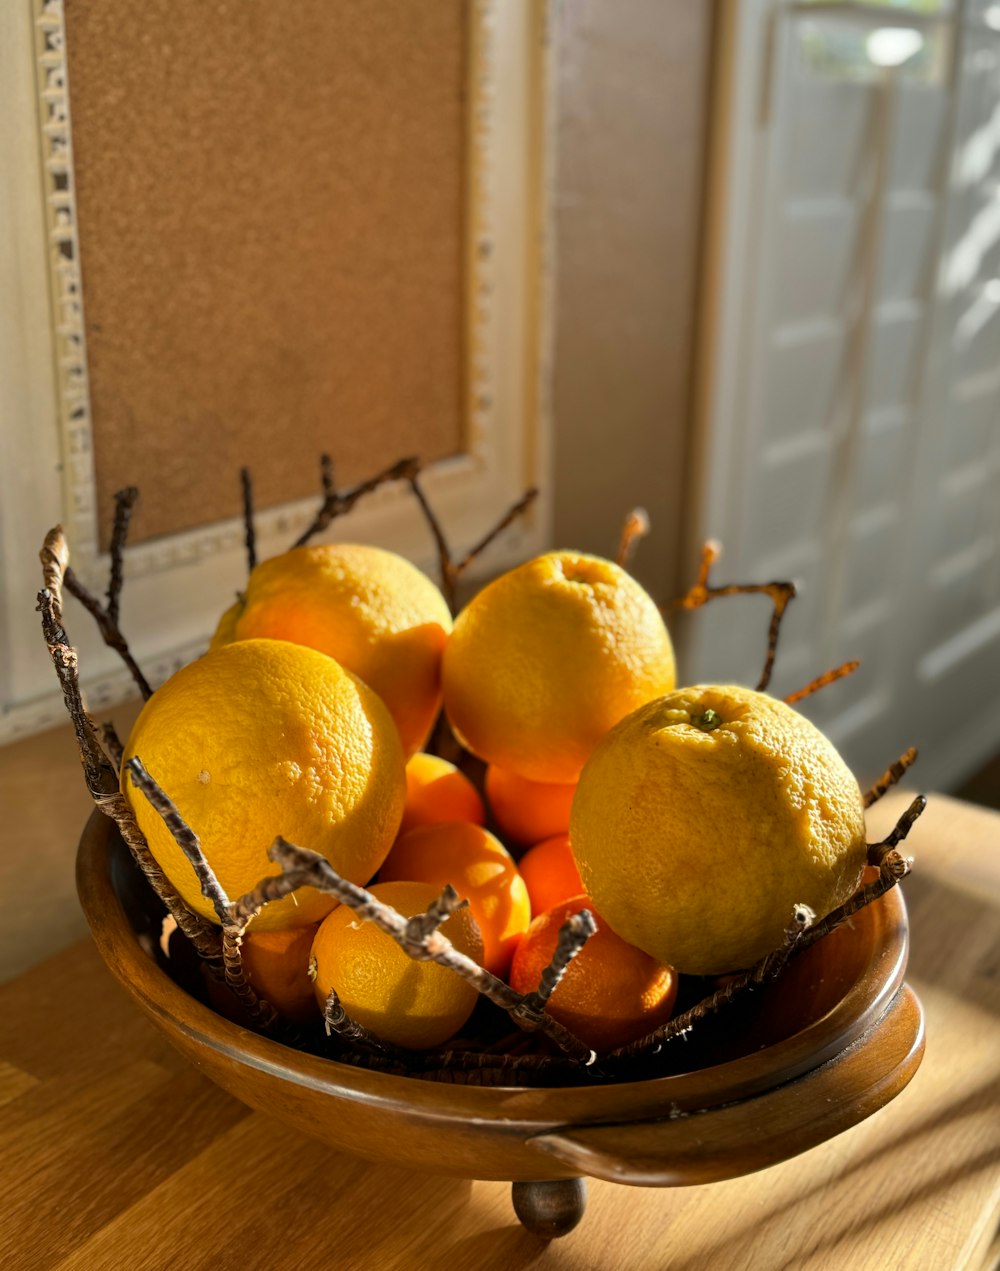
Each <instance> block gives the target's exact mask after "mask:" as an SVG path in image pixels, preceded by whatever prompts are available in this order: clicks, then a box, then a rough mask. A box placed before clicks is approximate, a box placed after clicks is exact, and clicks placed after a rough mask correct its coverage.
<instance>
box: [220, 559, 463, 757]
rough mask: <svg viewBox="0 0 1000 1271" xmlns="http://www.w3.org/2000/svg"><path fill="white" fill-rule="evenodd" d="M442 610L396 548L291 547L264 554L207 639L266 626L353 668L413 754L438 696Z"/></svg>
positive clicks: (446, 616) (241, 635) (444, 624)
mask: <svg viewBox="0 0 1000 1271" xmlns="http://www.w3.org/2000/svg"><path fill="white" fill-rule="evenodd" d="M451 626H452V623H451V613H450V611H449V609H448V605H447V603H446V602H445V599H444V597H443V596H442V595H441V593H440V591H439V590H438V589H437V587H435V585H434V584H433V583H432V582H431V580H430V579H429V578H428V577H427V576H426V574H423V573H421V572H420V570H419V569H417V568H416V566H415V565H411V564H410V562H409V561H408V560H404V558H403V557H402V556H397V555H396V553H395V552H387V551H384V550H383V549H382V548H380V547H367V546H362V545H359V544H354V543H330V544H325V545H320V546H313V547H295V548H292V550H291V551H290V552H285V553H284V554H283V555H281V556H275V557H273V558H272V559H271V560H266V561H263V562H262V563H261V564H259V565H258V566H257V567H256V568H255V569H254V571H253V573H252V574H251V575H250V579H249V581H248V583H247V587H246V593H245V596H244V598H243V600H241V601H239V602H238V603H237V604H236V605H235V606H233V607H232V608H230V609H229V610H227V611H226V613H224V614H223V615H222V618H221V619H220V620H219V627H218V630H217V631H216V633H215V636H214V637H213V641H212V647H213V648H216V647H218V646H219V645H220V644H225V643H227V642H229V641H232V640H247V639H252V638H254V637H256V636H267V637H270V638H271V639H277V640H291V641H293V642H294V643H295V644H305V645H308V646H309V647H310V648H313V649H319V650H320V652H322V653H328V654H329V655H330V656H331V657H333V658H336V659H337V661H338V662H339V663H341V665H342V666H344V667H346V668H347V670H349V671H353V673H354V674H355V675H359V676H360V677H361V679H363V680H364V682H365V683H366V684H367V685H369V687H371V688H373V689H374V690H375V692H376V693H378V695H379V696H380V697H381V698H382V700H383V701H384V702H385V704H386V706H388V708H389V713H390V714H391V715H392V717H393V719H394V720H395V721H396V726H397V727H398V729H399V735H400V737H401V738H402V740H403V749H404V750H405V751H406V754H407V755H412V754H414V753H415V752H416V751H418V750H419V749H420V747H421V746H422V745H423V744H424V742H425V741H426V740H427V737H428V735H429V733H430V730H431V727H432V726H433V724H434V720H435V718H436V716H437V712H438V709H439V707H440V704H441V683H440V670H441V653H442V651H443V649H444V645H445V641H446V640H447V638H448V634H449V632H450V631H451Z"/></svg>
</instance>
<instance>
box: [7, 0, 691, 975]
mask: <svg viewBox="0 0 1000 1271" xmlns="http://www.w3.org/2000/svg"><path fill="white" fill-rule="evenodd" d="M711 12H712V5H711V4H710V3H708V0H705V2H703V3H702V2H693V0H573V3H572V4H566V5H564V6H562V7H561V15H560V23H561V26H560V30H559V41H560V45H559V48H560V52H559V80H560V82H559V86H558V94H559V115H558V120H559V123H558V143H557V144H558V147H559V155H558V168H557V191H556V230H557V250H558V264H557V273H556V280H555V281H556V286H555V300H556V305H557V315H558V316H557V321H556V331H555V383H554V408H555V417H556V467H557V472H558V476H557V479H556V483H555V496H556V508H555V518H556V537H557V541H558V542H559V543H561V544H563V545H572V546H576V547H580V548H582V549H588V550H594V551H597V552H601V553H603V554H610V553H611V552H613V550H614V547H615V544H616V542H617V536H618V531H619V527H620V524H621V520H622V516H623V514H624V512H625V511H626V510H627V508H628V507H630V506H632V505H634V504H636V503H642V504H644V505H645V506H646V507H647V508H648V510H649V512H650V514H651V516H652V519H653V524H654V532H653V536H652V537H651V538H650V539H649V540H648V541H647V542H646V543H645V544H644V545H643V547H642V548H641V549H640V554H639V556H638V558H637V572H638V573H639V575H640V576H641V577H642V578H643V579H644V581H645V582H646V583H647V585H649V586H650V587H651V589H653V590H654V592H655V593H656V594H657V595H658V596H662V597H667V596H669V595H671V594H673V593H674V592H675V591H676V589H677V579H676V562H677V554H678V542H679V529H680V523H681V516H682V513H683V464H684V450H685V432H686V423H687V413H688V394H689V379H690V374H689V372H690V362H691V350H692V333H693V326H694V304H695V291H696V281H697V253H698V246H699V226H700V221H701V186H702V168H703V157H704V136H705V114H706V101H707V80H708V67H709V41H710V34H711V29H710V28H711V21H710V20H711ZM68 603H69V604H70V605H71V606H72V607H71V608H69V609H68V611H67V620H68V621H71V622H80V621H84V620H85V619H84V617H83V615H82V614H81V613H80V612H79V610H78V609H77V608H76V606H75V604H72V602H68ZM135 709H136V708H135V706H134V705H133V706H131V707H128V706H127V707H123V708H122V709H121V710H119V711H116V712H114V715H115V719H116V723H117V724H118V726H119V730H120V731H121V732H122V735H123V736H124V735H126V734H127V731H128V727H129V724H130V722H131V719H132V718H133V717H134V714H135ZM0 807H2V809H3V818H2V829H0V979H3V978H6V977H8V976H11V975H14V974H17V973H18V972H19V971H21V970H23V969H24V968H26V967H28V966H30V965H32V964H33V963H35V962H37V961H39V960H41V958H43V957H44V956H45V955H46V954H47V953H50V952H53V951H55V950H56V949H59V948H62V947H63V946H65V945H66V944H68V943H70V942H71V941H72V940H74V939H76V938H77V937H78V936H80V935H82V934H83V933H84V930H85V927H84V923H83V919H82V917H81V916H80V914H79V909H78V907H77V904H76V898H75V894H74V883H73V857H74V853H75V849H76V842H77V839H78V838H79V834H80V829H81V827H82V825H83V822H84V820H85V818H86V816H87V814H88V797H87V794H86V791H85V790H84V786H83V778H82V775H81V772H80V765H79V761H78V759H77V757H76V749H75V745H74V742H73V738H72V734H71V733H70V731H69V729H68V728H66V729H57V730H54V731H53V732H50V733H46V734H43V735H41V736H38V737H34V738H31V739H29V740H28V741H25V742H21V743H18V744H15V745H11V746H8V747H6V748H4V749H0Z"/></svg>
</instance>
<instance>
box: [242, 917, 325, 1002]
mask: <svg viewBox="0 0 1000 1271" xmlns="http://www.w3.org/2000/svg"><path fill="white" fill-rule="evenodd" d="M318 930H319V923H318V922H316V923H312V924H311V925H310V926H308V927H292V928H290V929H288V930H286V931H254V930H253V929H252V928H251V930H250V931H249V932H247V934H246V935H245V936H244V937H243V969H244V971H245V972H246V977H247V979H248V980H249V981H250V984H251V986H252V987H253V988H254V989H255V991H256V992H257V993H258V995H259V996H260V997H263V998H265V999H266V1000H267V1001H268V1002H270V1003H271V1005H272V1006H273V1007H274V1008H275V1010H276V1011H278V1012H279V1013H280V1014H282V1015H283V1016H284V1017H285V1018H286V1019H290V1020H291V1021H292V1022H293V1023H296V1024H307V1023H308V1022H309V1021H310V1020H313V1019H315V1018H316V1014H317V1011H316V996H315V994H314V993H313V986H312V980H311V979H310V978H309V952H310V950H311V948H312V943H313V939H314V938H315V936H316V932H317V931H318Z"/></svg>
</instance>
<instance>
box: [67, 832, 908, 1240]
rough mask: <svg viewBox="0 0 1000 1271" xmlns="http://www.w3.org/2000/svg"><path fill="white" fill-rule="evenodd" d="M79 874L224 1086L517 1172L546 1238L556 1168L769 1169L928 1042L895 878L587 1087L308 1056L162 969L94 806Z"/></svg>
mask: <svg viewBox="0 0 1000 1271" xmlns="http://www.w3.org/2000/svg"><path fill="white" fill-rule="evenodd" d="M77 886H78V889H79V894H80V901H81V904H82V906H83V910H84V913H85V915H86V917H87V921H88V922H89V924H90V928H91V930H92V932H93V935H94V939H95V940H96V942H97V947H98V949H99V950H100V953H101V956H102V957H103V958H104V960H105V962H106V963H107V965H108V967H109V968H110V969H111V971H112V972H113V973H114V975H115V976H116V977H117V978H118V979H119V980H120V981H121V983H122V984H123V985H124V986H125V988H126V989H127V990H128V991H129V992H130V993H131V994H132V996H133V997H134V998H135V1000H136V1001H137V1003H138V1004H139V1005H140V1006H141V1007H142V1008H143V1010H144V1011H146V1012H147V1014H148V1015H149V1016H150V1017H151V1018H152V1019H153V1020H154V1021H155V1022H156V1024H157V1025H158V1026H159V1027H160V1028H161V1029H162V1030H163V1031H164V1032H165V1033H166V1035H167V1036H168V1037H169V1039H170V1040H171V1042H172V1043H173V1044H174V1045H175V1046H176V1047H177V1048H178V1050H180V1051H181V1052H182V1053H183V1054H185V1055H187V1056H188V1057H189V1058H190V1059H191V1060H192V1062H193V1063H195V1064H196V1065H197V1067H198V1068H199V1069H201V1070H202V1071H203V1072H204V1073H206V1075H207V1076H209V1077H211V1078H212V1080H213V1081H215V1082H217V1083H218V1085H220V1086H221V1087H222V1088H223V1089H224V1090H227V1091H228V1092H229V1093H230V1094H233V1095H235V1096H236V1097H237V1098H238V1099H241V1100H242V1101H243V1102H244V1103H247V1104H249V1105H250V1106H251V1107H253V1108H257V1109H259V1110H260V1111H262V1112H266V1113H268V1114H269V1115H271V1116H274V1117H277V1118H278V1119H279V1120H281V1121H284V1122H286V1123H287V1124H289V1125H292V1126H295V1127H296V1128H298V1129H300V1130H301V1131H302V1132H303V1133H304V1134H309V1135H312V1136H313V1137H315V1138H318V1139H321V1140H322V1141H324V1142H325V1143H328V1144H331V1145H332V1146H335V1147H338V1148H343V1149H344V1150H346V1151H348V1152H352V1153H356V1154H357V1155H359V1156H364V1157H367V1158H369V1159H371V1160H376V1161H386V1162H391V1163H393V1164H395V1165H404V1166H412V1167H413V1168H414V1169H415V1170H421V1171H431V1172H435V1173H440V1174H449V1175H457V1176H460V1177H466V1178H477V1179H509V1180H513V1181H515V1196H514V1200H515V1207H516V1208H517V1209H518V1215H519V1217H521V1219H522V1221H524V1222H525V1224H526V1225H528V1226H529V1227H531V1228H532V1229H533V1230H536V1231H539V1232H540V1233H541V1234H544V1235H549V1236H551V1235H557V1234H561V1233H562V1231H565V1230H569V1229H570V1228H571V1227H572V1226H573V1225H575V1222H576V1220H578V1218H579V1215H580V1213H582V1187H581V1186H580V1185H579V1183H578V1182H576V1181H574V1182H559V1183H556V1182H552V1180H577V1179H578V1177H579V1176H580V1175H592V1176H593V1177H596V1178H601V1179H608V1180H611V1181H614V1182H619V1183H632V1184H640V1185H647V1186H657V1187H672V1186H679V1185H683V1184H693V1183H709V1182H713V1181H715V1180H717V1179H725V1178H733V1177H736V1176H737V1175H740V1174H746V1173H750V1172H751V1171H753V1170H758V1169H762V1168H763V1167H765V1166H767V1165H772V1164H774V1163H776V1162H778V1161H782V1160H785V1159H786V1158H788V1157H791V1156H794V1155H796V1154H797V1153H799V1152H803V1151H805V1150H806V1149H807V1148H810V1147H813V1146H815V1145H816V1144H817V1143H821V1142H823V1141H824V1140H825V1139H828V1138H830V1137H832V1136H833V1135H835V1134H839V1133H840V1132H841V1131H842V1130H846V1129H848V1128H849V1127H850V1126H852V1125H854V1124H855V1123H856V1122H858V1121H861V1120H863V1119H864V1118H865V1117H867V1116H870V1115H871V1113H873V1112H875V1111H876V1110H877V1109H878V1108H880V1107H882V1106H883V1104H885V1103H887V1102H888V1101H889V1100H890V1099H892V1098H893V1097H894V1096H895V1095H897V1094H898V1093H899V1092H900V1090H902V1089H903V1087H904V1086H905V1085H906V1084H907V1082H908V1081H909V1080H910V1078H911V1077H912V1076H913V1074H914V1072H915V1071H916V1069H917V1067H918V1066H919V1063H920V1059H921V1056H922V1053H923V1044H924V1038H923V1015H922V1011H921V1007H920V1003H919V1001H918V1000H917V998H916V996H915V995H914V993H913V992H912V991H911V990H910V989H909V988H908V987H907V986H906V985H905V984H904V983H903V974H904V971H905V967H906V956H907V924H906V910H905V907H904V904H903V899H902V896H901V895H900V891H899V889H898V888H895V889H893V890H892V891H890V892H888V893H887V894H886V895H885V896H883V897H882V898H881V900H879V901H877V902H876V903H875V904H873V905H870V906H868V908H866V909H864V910H862V911H861V913H860V914H859V915H857V916H856V917H855V918H854V919H853V921H852V923H851V925H850V926H846V925H845V926H844V927H842V928H840V929H839V930H838V931H836V932H834V933H832V934H831V935H830V936H827V937H826V938H825V939H823V940H821V941H819V942H817V944H815V945H814V946H813V947H812V948H811V949H809V950H807V951H806V952H804V953H803V954H801V955H800V956H799V957H798V958H796V959H795V960H794V961H793V962H792V963H791V964H790V965H789V967H788V968H787V969H786V971H785V973H784V975H783V976H782V978H781V979H780V980H779V981H777V982H776V983H775V984H773V985H771V986H769V987H768V988H766V989H764V990H761V991H759V992H758V993H756V994H754V995H753V997H752V998H751V1004H750V1009H749V1011H747V1010H746V1009H744V1010H743V1011H742V1012H739V1011H738V1009H737V1008H736V1007H735V1006H734V1007H730V1008H729V1010H728V1011H726V1012H724V1013H723V1014H721V1015H720V1016H718V1017H717V1018H716V1019H715V1020H713V1021H710V1022H708V1021H707V1022H706V1024H705V1026H704V1027H702V1026H699V1029H698V1031H699V1033H700V1034H701V1035H702V1045H701V1047H700V1049H699V1047H698V1046H696V1045H695V1042H694V1040H692V1041H691V1042H686V1041H683V1040H678V1041H676V1042H674V1043H672V1044H671V1046H670V1048H669V1055H670V1058H671V1061H672V1062H673V1063H674V1066H675V1067H676V1066H677V1057H678V1056H679V1057H680V1060H681V1062H682V1063H684V1064H685V1066H686V1067H687V1069H688V1070H686V1071H678V1072H673V1073H672V1075H669V1076H662V1077H655V1078H652V1079H649V1080H645V1081H632V1082H622V1083H616V1084H611V1083H609V1084H606V1085H596V1086H594V1085H585V1086H572V1087H558V1088H523V1087H501V1088H483V1087H474V1086H456V1085H451V1084H442V1083H438V1082H431V1081H422V1080H418V1079H416V1078H409V1077H397V1076H390V1075H387V1074H384V1073H379V1072H370V1071H367V1070H365V1069H361V1068H355V1067H351V1066H349V1065H347V1064H342V1063H337V1062H335V1061H333V1060H328V1059H323V1058H319V1057H317V1056H315V1055H310V1054H306V1053H303V1052H300V1051H297V1050H294V1049H291V1048H289V1047H287V1046H284V1045H281V1044H279V1043H277V1042H274V1041H271V1040H268V1039H267V1038H264V1037H260V1036H257V1035H256V1034H254V1033H251V1032H248V1031H247V1030H246V1029H243V1028H240V1027H239V1026H238V1025H236V1024H232V1023H230V1022H229V1021H228V1020H226V1019H224V1018H222V1017H221V1016H220V1015H218V1014H216V1013H215V1012H214V1011H212V1010H210V1009H209V1008H208V1007H207V1006H205V1005H203V1004H202V1003H201V1002H200V1001H198V1000H196V998H195V997H193V996H191V995H190V994H189V993H188V992H186V991H185V990H184V989H183V988H182V987H180V986H179V985H178V984H177V983H175V982H174V980H173V979H172V978H171V976H170V975H169V974H168V973H167V971H166V970H165V969H164V968H163V967H162V966H161V965H159V964H158V961H157V957H156V950H157V941H158V936H159V930H160V921H161V919H162V916H163V909H162V907H161V905H160V902H159V900H158V899H157V898H156V896H155V895H154V894H153V893H152V891H151V890H150V889H149V887H148V886H147V884H146V882H145V879H144V878H143V877H142V875H141V874H140V873H139V871H138V869H137V868H136V866H135V865H134V863H133V861H132V858H131V856H130V855H129V853H128V850H127V848H126V847H125V846H124V844H123V843H122V841H121V839H120V838H119V836H118V832H117V830H116V828H115V827H114V825H113V823H112V822H111V821H109V820H107V819H106V818H105V817H104V816H102V815H101V814H100V813H98V812H95V813H94V814H93V816H92V817H91V818H90V820H89V821H88V823H87V826H86V828H85V830H84V833H83V837H82V839H81V842H80V848H79V853H78V857H77ZM729 1012H734V1014H730V1013H729ZM706 1039H707V1045H708V1049H707V1051H706V1044H705V1043H706ZM713 1060H717V1062H712V1061H713ZM546 1180H549V1181H550V1182H549V1183H546ZM528 1183H530V1184H532V1185H531V1186H524V1184H528ZM536 1184H537V1185H536Z"/></svg>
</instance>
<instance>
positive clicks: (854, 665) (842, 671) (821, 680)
mask: <svg viewBox="0 0 1000 1271" xmlns="http://www.w3.org/2000/svg"><path fill="white" fill-rule="evenodd" d="M860 665H861V663H860V661H859V660H858V659H857V658H855V659H854V660H853V661H851V662H842V663H841V665H840V666H835V667H834V668H833V670H832V671H824V672H823V674H822V675H817V676H816V678H815V679H814V680H810V681H809V683H808V684H806V685H804V686H803V687H802V688H800V689H796V691H795V692H794V693H789V694H788V696H787V697H786V698H785V699H784V700H785V701H786V702H787V703H788V705H789V706H791V705H792V704H793V703H795V702H801V701H802V699H803V698H804V697H809V696H810V695H811V694H813V693H816V692H818V690H819V689H821V688H826V686H827V685H828V684H833V683H835V681H837V680H842V679H843V678H844V676H845V675H853V674H854V672H855V671H856V670H857V669H858V667H859V666H860Z"/></svg>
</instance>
